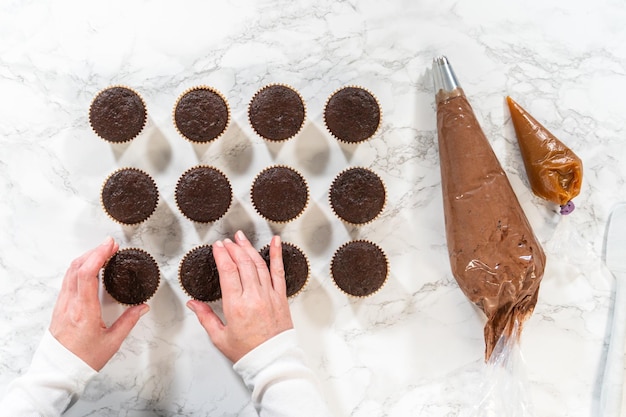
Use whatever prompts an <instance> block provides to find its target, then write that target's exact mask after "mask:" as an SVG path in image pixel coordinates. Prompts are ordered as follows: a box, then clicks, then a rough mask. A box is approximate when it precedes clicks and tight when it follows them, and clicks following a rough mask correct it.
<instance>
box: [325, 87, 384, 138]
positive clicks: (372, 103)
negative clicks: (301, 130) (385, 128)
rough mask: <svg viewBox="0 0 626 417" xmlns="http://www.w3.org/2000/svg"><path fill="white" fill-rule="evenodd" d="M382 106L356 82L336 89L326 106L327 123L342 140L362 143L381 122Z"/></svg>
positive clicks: (373, 132)
mask: <svg viewBox="0 0 626 417" xmlns="http://www.w3.org/2000/svg"><path fill="white" fill-rule="evenodd" d="M380 116H381V115H380V106H379V105H378V101H377V100H376V98H375V97H374V95H373V94H372V93H370V92H369V91H367V90H365V89H363V88H361V87H355V86H347V87H344V88H342V89H340V90H337V91H336V92H335V93H334V94H333V95H332V96H330V98H329V99H328V101H327V102H326V106H325V107H324V124H325V125H326V128H327V129H328V131H329V132H330V133H331V134H332V135H333V136H334V137H335V138H337V139H338V140H340V141H341V142H346V143H359V142H363V141H366V140H367V139H369V138H371V137H372V136H374V134H375V133H376V131H377V130H378V128H379V126H380Z"/></svg>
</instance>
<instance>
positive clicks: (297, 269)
mask: <svg viewBox="0 0 626 417" xmlns="http://www.w3.org/2000/svg"><path fill="white" fill-rule="evenodd" d="M282 252H283V268H284V270H285V283H286V284H287V297H294V296H296V295H297V294H298V293H299V292H300V291H302V289H303V288H304V287H305V285H306V284H307V282H308V280H309V269H310V268H309V260H308V259H307V257H306V255H305V254H304V252H302V251H301V250H300V248H298V247H297V246H296V245H294V244H291V243H287V242H282ZM259 253H260V254H261V257H262V258H263V259H264V260H265V263H266V264H267V267H268V268H269V266H270V246H269V245H266V246H264V247H263V248H261V250H260V251H259Z"/></svg>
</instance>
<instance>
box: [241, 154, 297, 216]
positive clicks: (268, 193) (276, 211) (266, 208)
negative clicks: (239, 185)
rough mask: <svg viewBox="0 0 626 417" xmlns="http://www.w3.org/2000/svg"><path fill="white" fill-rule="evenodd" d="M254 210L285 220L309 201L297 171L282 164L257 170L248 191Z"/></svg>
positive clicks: (295, 214)
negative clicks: (257, 172)
mask: <svg viewBox="0 0 626 417" xmlns="http://www.w3.org/2000/svg"><path fill="white" fill-rule="evenodd" d="M250 197H251V199H252V204H253V205H254V208H255V209H256V211H257V212H258V213H259V214H260V215H261V216H263V217H265V218H266V219H267V220H270V221H273V222H277V223H285V222H288V221H291V220H293V219H295V218H297V217H298V216H300V214H302V212H303V211H304V209H305V207H306V205H307V203H308V201H309V188H308V186H307V184H306V181H305V179H304V177H303V176H302V175H300V173H298V172H297V171H296V170H294V169H293V168H289V167H286V166H282V165H277V166H272V167H269V168H266V169H264V170H263V171H261V172H260V173H259V174H258V175H257V177H256V178H255V180H254V183H253V184H252V189H251V191H250Z"/></svg>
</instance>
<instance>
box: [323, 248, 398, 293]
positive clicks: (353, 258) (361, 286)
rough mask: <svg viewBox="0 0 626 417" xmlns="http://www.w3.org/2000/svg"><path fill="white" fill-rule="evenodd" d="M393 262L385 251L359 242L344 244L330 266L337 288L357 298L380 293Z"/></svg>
mask: <svg viewBox="0 0 626 417" xmlns="http://www.w3.org/2000/svg"><path fill="white" fill-rule="evenodd" d="M388 272H389V263H388V261H387V256H386V255H385V253H384V252H383V250H382V249H381V248H379V247H378V246H377V245H375V244H374V243H372V242H369V241H366V240H355V241H352V242H348V243H346V244H344V245H342V246H341V247H340V248H339V249H337V251H336V252H335V254H334V255H333V259H332V262H331V266H330V274H331V276H332V278H333V281H334V282H335V284H336V285H337V287H338V288H339V289H340V290H341V291H343V292H344V293H346V294H348V295H351V296H355V297H367V296H369V295H372V294H374V293H376V292H377V291H378V290H379V289H380V288H381V287H382V286H383V285H384V284H385V281H386V280H387V275H388Z"/></svg>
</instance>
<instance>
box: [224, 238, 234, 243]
mask: <svg viewBox="0 0 626 417" xmlns="http://www.w3.org/2000/svg"><path fill="white" fill-rule="evenodd" d="M224 242H226V243H233V241H232V240H230V239H228V238H226V239H224Z"/></svg>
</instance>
